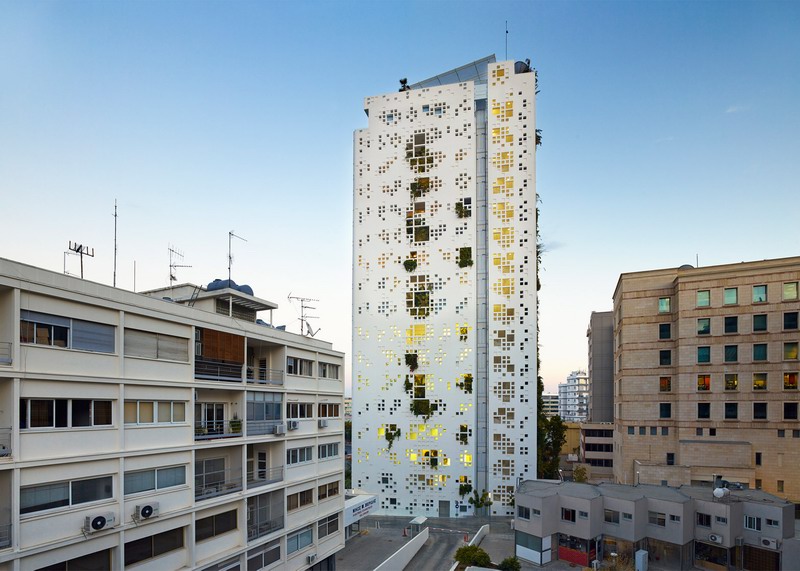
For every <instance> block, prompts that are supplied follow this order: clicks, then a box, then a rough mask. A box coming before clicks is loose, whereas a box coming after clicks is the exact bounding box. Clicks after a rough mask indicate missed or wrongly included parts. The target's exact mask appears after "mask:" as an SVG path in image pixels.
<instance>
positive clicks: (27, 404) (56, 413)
mask: <svg viewBox="0 0 800 571" xmlns="http://www.w3.org/2000/svg"><path fill="white" fill-rule="evenodd" d="M33 402H43V403H47V402H49V403H51V404H50V407H49V408H50V414H49V417H48V418H50V419H51V423H50V424H39V423H40V422H41V420H40V415H38V414H37V415H35V416H36V417H37V419H36V420H37V426H31V424H32V418H33V416H32V414H31V406H32V403H33ZM76 402H88V403H89V424H75V414H74V412H75V403H76ZM115 402H116V401H115V400H113V399H73V398H31V397H24V398H20V399H19V428H20V430H24V431H29V430H32V431H40V430H41V431H47V430H87V429H92V430H94V429H103V428H114V427H115V424H114V410H115V408H116V407H115V406H114V403H115ZM57 403H64V404H63V405H58V404H57ZM99 404H102V405H103V406H108V410H107V411H106V412H107V413H108V414H109V415H110V419H109V422H108V423H103V424H100V423H99V422H96V420H95V419H97V418H98V417H102V416H103V414H102V413H100V414H98V411H97V408H98V405H99ZM61 408H63V409H64V410H63V411H61V410H60V409H61ZM63 415H65V416H63ZM60 416H61V417H62V418H61V419H59V417H60ZM62 423H63V424H62Z"/></svg>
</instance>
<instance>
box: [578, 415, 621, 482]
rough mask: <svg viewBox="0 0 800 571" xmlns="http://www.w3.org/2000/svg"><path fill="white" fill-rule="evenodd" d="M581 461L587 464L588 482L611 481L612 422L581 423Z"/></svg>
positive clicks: (612, 465) (612, 471) (612, 472)
mask: <svg viewBox="0 0 800 571" xmlns="http://www.w3.org/2000/svg"><path fill="white" fill-rule="evenodd" d="M581 462H583V463H584V464H586V465H587V472H588V474H587V476H588V479H589V481H590V482H602V481H613V478H614V470H613V468H614V424H613V423H611V422H583V423H581Z"/></svg>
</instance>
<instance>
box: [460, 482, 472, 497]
mask: <svg viewBox="0 0 800 571" xmlns="http://www.w3.org/2000/svg"><path fill="white" fill-rule="evenodd" d="M471 491H472V484H459V485H458V495H459V496H461V497H462V498H463V497H464V496H466V495H467V494H469V493H470V492H471Z"/></svg>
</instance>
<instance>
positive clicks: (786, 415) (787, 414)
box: [783, 402, 797, 420]
mask: <svg viewBox="0 0 800 571" xmlns="http://www.w3.org/2000/svg"><path fill="white" fill-rule="evenodd" d="M783 419H784V420H797V403H796V402H785V403H783Z"/></svg>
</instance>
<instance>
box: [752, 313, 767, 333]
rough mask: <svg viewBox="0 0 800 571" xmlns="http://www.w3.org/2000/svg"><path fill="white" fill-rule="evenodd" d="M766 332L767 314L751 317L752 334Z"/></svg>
mask: <svg viewBox="0 0 800 571" xmlns="http://www.w3.org/2000/svg"><path fill="white" fill-rule="evenodd" d="M766 330H767V314H766V313H759V314H756V315H753V332H754V333H759V332H762V331H766Z"/></svg>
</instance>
